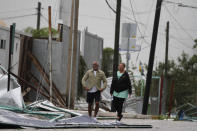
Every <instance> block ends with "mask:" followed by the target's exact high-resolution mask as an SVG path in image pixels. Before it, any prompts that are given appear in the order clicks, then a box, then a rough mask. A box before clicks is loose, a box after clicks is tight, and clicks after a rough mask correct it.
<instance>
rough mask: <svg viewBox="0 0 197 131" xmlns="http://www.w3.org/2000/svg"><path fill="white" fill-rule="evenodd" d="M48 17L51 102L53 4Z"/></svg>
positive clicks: (51, 90)
mask: <svg viewBox="0 0 197 131" xmlns="http://www.w3.org/2000/svg"><path fill="white" fill-rule="evenodd" d="M48 17H49V46H48V51H49V80H50V102H52V100H53V97H52V96H53V89H52V87H53V82H52V35H51V34H52V33H51V6H49V7H48Z"/></svg>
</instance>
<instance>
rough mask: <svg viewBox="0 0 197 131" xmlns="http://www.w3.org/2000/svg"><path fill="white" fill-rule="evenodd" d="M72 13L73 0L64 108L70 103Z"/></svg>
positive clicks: (72, 10) (72, 9)
mask: <svg viewBox="0 0 197 131" xmlns="http://www.w3.org/2000/svg"><path fill="white" fill-rule="evenodd" d="M73 12H74V0H72V8H71V18H70V33H69V46H68V64H67V73H66V106H67V107H69V106H70V105H69V101H70V89H71V75H72V72H71V63H72V62H71V61H72V52H73V15H74V14H73Z"/></svg>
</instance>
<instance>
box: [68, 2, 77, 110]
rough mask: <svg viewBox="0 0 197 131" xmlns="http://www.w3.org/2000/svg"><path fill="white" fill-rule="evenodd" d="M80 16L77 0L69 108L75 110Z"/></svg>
mask: <svg viewBox="0 0 197 131" xmlns="http://www.w3.org/2000/svg"><path fill="white" fill-rule="evenodd" d="M78 16H79V0H75V19H74V41H73V57H72V81H71V84H72V85H71V89H70V90H71V93H70V94H71V95H70V102H69V107H70V108H71V109H74V102H75V90H77V89H76V88H75V87H76V73H77V71H76V70H77V69H76V66H77V65H76V64H77V54H78V53H77V47H78V45H77V39H78V37H77V36H78Z"/></svg>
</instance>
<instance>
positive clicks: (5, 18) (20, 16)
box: [0, 14, 37, 20]
mask: <svg viewBox="0 0 197 131" xmlns="http://www.w3.org/2000/svg"><path fill="white" fill-rule="evenodd" d="M34 15H37V14H26V15H19V16H11V17H4V18H0V19H1V20H9V19H18V18H22V17H28V16H34Z"/></svg>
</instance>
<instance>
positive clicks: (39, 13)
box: [37, 2, 41, 30]
mask: <svg viewBox="0 0 197 131" xmlns="http://www.w3.org/2000/svg"><path fill="white" fill-rule="evenodd" d="M37 10H38V12H37V30H40V15H41V3H40V2H38V8H37Z"/></svg>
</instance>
